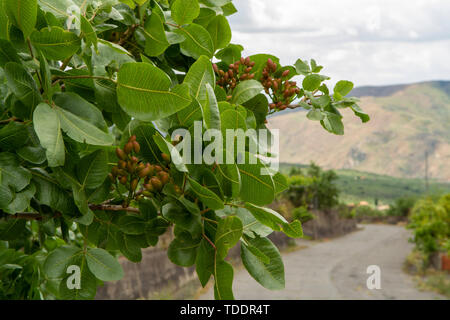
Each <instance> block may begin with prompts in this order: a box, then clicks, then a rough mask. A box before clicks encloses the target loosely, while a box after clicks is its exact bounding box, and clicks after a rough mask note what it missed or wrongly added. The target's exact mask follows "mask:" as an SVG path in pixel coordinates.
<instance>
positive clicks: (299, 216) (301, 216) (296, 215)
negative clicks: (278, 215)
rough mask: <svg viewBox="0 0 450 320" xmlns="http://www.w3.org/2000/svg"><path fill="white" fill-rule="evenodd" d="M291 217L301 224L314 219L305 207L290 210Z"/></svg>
mask: <svg viewBox="0 0 450 320" xmlns="http://www.w3.org/2000/svg"><path fill="white" fill-rule="evenodd" d="M292 217H293V219H295V220H300V222H301V223H305V222H307V221H309V220H312V219H314V218H315V217H316V216H315V215H314V214H312V213H311V212H309V211H308V209H307V208H306V207H297V208H295V209H294V210H292Z"/></svg>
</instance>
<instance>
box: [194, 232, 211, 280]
mask: <svg viewBox="0 0 450 320" xmlns="http://www.w3.org/2000/svg"><path fill="white" fill-rule="evenodd" d="M214 256H215V250H214V248H213V246H212V245H211V244H210V243H209V242H208V241H207V240H206V239H202V240H201V242H200V245H199V247H198V251H197V257H196V260H195V270H196V272H197V275H198V279H199V280H200V283H201V285H202V287H205V286H206V284H207V283H208V281H209V279H210V278H211V275H212V274H214V258H215V257H214Z"/></svg>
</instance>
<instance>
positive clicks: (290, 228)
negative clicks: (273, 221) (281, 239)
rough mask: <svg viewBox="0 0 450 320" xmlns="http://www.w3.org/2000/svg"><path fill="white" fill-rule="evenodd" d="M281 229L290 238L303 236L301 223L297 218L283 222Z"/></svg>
mask: <svg viewBox="0 0 450 320" xmlns="http://www.w3.org/2000/svg"><path fill="white" fill-rule="evenodd" d="M282 231H283V232H284V234H286V235H287V236H288V237H291V238H301V237H303V228H302V223H301V222H300V221H299V220H294V221H292V222H291V223H289V224H286V223H285V224H283V226H282Z"/></svg>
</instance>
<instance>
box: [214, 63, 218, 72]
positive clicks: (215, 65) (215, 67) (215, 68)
mask: <svg viewBox="0 0 450 320" xmlns="http://www.w3.org/2000/svg"><path fill="white" fill-rule="evenodd" d="M213 69H214V71H215V72H216V73H219V67H218V66H217V64H215V63H213Z"/></svg>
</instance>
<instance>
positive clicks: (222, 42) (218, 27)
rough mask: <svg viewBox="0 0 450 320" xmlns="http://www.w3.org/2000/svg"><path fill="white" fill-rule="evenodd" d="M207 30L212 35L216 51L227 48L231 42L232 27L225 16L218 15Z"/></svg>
mask: <svg viewBox="0 0 450 320" xmlns="http://www.w3.org/2000/svg"><path fill="white" fill-rule="evenodd" d="M206 30H208V32H209V34H210V35H211V39H212V41H213V45H214V49H215V50H218V49H222V48H225V47H226V46H227V45H228V44H229V43H230V41H231V29H230V25H229V24H228V20H227V18H225V17H224V16H223V15H218V16H216V17H215V18H214V19H212V20H211V22H210V23H209V24H208V27H207V28H206Z"/></svg>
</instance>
